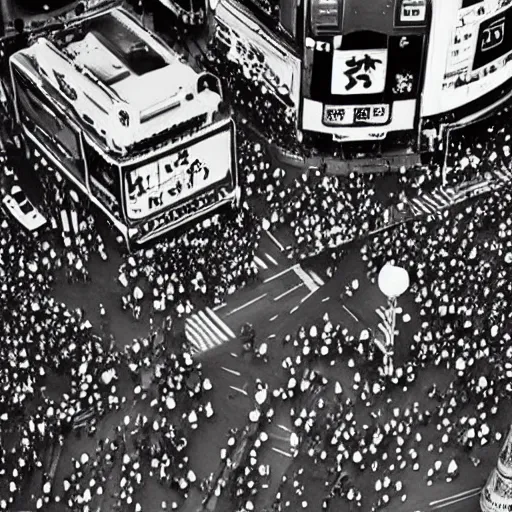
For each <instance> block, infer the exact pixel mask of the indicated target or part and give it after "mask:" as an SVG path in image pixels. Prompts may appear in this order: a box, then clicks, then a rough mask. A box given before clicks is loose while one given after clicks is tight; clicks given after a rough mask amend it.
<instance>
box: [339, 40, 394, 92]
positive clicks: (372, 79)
mask: <svg viewBox="0 0 512 512" xmlns="http://www.w3.org/2000/svg"><path fill="white" fill-rule="evenodd" d="M387 61H388V53H387V50H385V49H378V50H335V51H334V55H333V60H332V81H331V94H337V95H347V94H376V93H381V92H383V91H384V88H385V86H386V70H387Z"/></svg>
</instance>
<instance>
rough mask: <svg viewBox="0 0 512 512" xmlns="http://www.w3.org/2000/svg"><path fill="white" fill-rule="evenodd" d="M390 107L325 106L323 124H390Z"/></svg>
mask: <svg viewBox="0 0 512 512" xmlns="http://www.w3.org/2000/svg"><path fill="white" fill-rule="evenodd" d="M389 118H390V110H389V105H344V106H337V105H325V107H324V115H323V123H324V124H325V125H327V126H353V125H357V124H367V125H379V124H386V123H388V122H389Z"/></svg>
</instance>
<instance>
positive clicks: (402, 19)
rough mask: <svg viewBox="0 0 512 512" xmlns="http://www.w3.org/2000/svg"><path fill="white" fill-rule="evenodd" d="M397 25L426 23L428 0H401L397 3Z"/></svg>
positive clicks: (407, 25)
mask: <svg viewBox="0 0 512 512" xmlns="http://www.w3.org/2000/svg"><path fill="white" fill-rule="evenodd" d="M396 5H397V6H396V13H395V25H396V26H397V27H410V26H414V25H424V24H425V22H426V20H427V0H400V2H397V4H396Z"/></svg>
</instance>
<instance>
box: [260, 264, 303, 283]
mask: <svg viewBox="0 0 512 512" xmlns="http://www.w3.org/2000/svg"><path fill="white" fill-rule="evenodd" d="M294 268H295V265H294V266H293V267H288V268H285V269H284V270H281V272H279V273H278V274H274V275H273V276H270V277H267V279H265V280H264V281H263V282H264V283H270V281H273V280H274V279H278V278H280V277H281V276H282V275H284V274H287V273H288V272H290V270H293V269H294Z"/></svg>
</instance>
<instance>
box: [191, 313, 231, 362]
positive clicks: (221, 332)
mask: <svg viewBox="0 0 512 512" xmlns="http://www.w3.org/2000/svg"><path fill="white" fill-rule="evenodd" d="M185 335H186V337H187V341H188V342H189V344H190V351H191V352H192V354H198V353H201V352H205V351H207V350H210V349H212V348H215V347H218V346H220V345H222V344H223V343H226V342H227V341H229V340H230V339H234V338H236V335H235V333H234V332H233V331H232V330H231V329H230V327H229V326H228V325H227V324H226V323H224V322H223V321H222V320H221V318H220V317H219V316H218V315H217V314H216V313H215V312H214V311H213V310H211V309H210V308H205V309H204V310H201V311H198V312H196V313H194V314H192V315H190V316H189V317H188V318H187V319H186V321H185Z"/></svg>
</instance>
